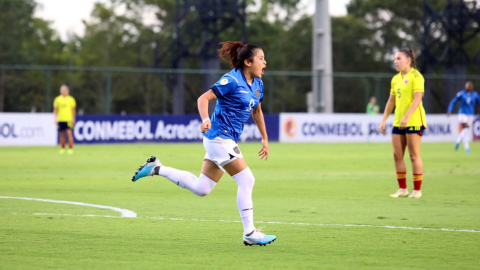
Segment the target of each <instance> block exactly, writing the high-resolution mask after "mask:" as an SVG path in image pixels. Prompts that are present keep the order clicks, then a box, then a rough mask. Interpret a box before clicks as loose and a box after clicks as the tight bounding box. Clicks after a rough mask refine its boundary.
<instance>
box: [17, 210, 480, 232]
mask: <svg viewBox="0 0 480 270" xmlns="http://www.w3.org/2000/svg"><path fill="white" fill-rule="evenodd" d="M13 214H17V215H18V214H26V215H30V214H28V213H13ZM33 215H40V216H74V217H106V218H122V217H119V216H107V215H74V214H54V213H34V214H33ZM142 218H144V219H159V220H172V221H199V222H202V221H203V222H226V223H240V222H241V221H239V220H214V219H196V218H171V217H140V219H142ZM255 223H257V224H279V225H297V226H322V227H362V228H384V229H396V230H417V231H442V232H468V233H480V231H476V230H468V229H448V228H421V227H406V226H388V225H384V226H382V225H365V224H335V223H332V224H324V223H305V222H276V221H255Z"/></svg>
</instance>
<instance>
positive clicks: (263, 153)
mask: <svg viewBox="0 0 480 270" xmlns="http://www.w3.org/2000/svg"><path fill="white" fill-rule="evenodd" d="M252 118H253V120H254V121H255V123H256V124H257V127H258V130H259V131H260V134H261V135H262V149H260V151H259V152H258V156H259V157H260V159H263V158H265V160H268V154H269V149H268V135H267V129H266V128H265V118H263V111H262V103H259V104H258V106H257V108H255V109H253V111H252Z"/></svg>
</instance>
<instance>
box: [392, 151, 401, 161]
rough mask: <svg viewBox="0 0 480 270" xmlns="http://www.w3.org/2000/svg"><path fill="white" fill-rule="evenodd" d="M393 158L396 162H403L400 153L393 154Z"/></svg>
mask: <svg viewBox="0 0 480 270" xmlns="http://www.w3.org/2000/svg"><path fill="white" fill-rule="evenodd" d="M393 158H394V159H395V160H396V161H398V160H403V154H402V153H398V152H395V151H394V152H393Z"/></svg>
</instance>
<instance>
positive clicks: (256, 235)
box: [243, 229, 277, 246]
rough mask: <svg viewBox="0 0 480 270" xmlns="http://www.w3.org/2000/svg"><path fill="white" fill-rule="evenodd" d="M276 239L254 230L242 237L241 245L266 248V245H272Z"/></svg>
mask: <svg viewBox="0 0 480 270" xmlns="http://www.w3.org/2000/svg"><path fill="white" fill-rule="evenodd" d="M275 239H277V237H276V236H275V235H268V234H264V233H262V232H260V230H259V229H256V230H255V231H253V232H251V233H249V234H248V235H244V236H243V243H244V244H245V246H253V245H259V246H266V245H267V244H270V243H272V242H273V241H275Z"/></svg>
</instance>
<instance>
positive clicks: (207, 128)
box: [132, 41, 276, 245]
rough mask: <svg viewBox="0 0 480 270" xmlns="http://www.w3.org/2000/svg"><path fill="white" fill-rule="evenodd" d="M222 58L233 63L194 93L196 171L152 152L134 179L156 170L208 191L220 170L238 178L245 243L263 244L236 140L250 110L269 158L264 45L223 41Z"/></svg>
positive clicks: (247, 173)
mask: <svg viewBox="0 0 480 270" xmlns="http://www.w3.org/2000/svg"><path fill="white" fill-rule="evenodd" d="M221 44H222V48H221V49H220V50H219V53H218V54H219V56H220V58H222V59H224V60H226V61H228V62H229V63H230V65H231V67H233V69H232V70H231V71H230V72H229V73H227V74H225V75H223V77H222V78H221V79H220V80H219V81H218V82H217V83H215V84H214V85H212V87H211V89H210V90H208V91H207V92H205V93H204V94H203V95H201V96H200V97H199V98H198V111H199V113H200V117H201V118H202V119H203V120H202V122H203V124H202V125H201V127H200V128H201V130H202V133H204V138H203V146H204V147H205V150H206V152H207V153H206V154H205V157H204V160H203V166H202V170H201V174H200V176H199V177H198V178H197V177H196V176H195V175H193V174H192V173H190V172H186V171H180V170H177V169H174V168H170V167H167V166H164V165H162V164H161V163H160V161H159V160H158V159H157V158H156V157H153V156H152V157H151V158H149V159H148V160H147V162H146V163H145V164H143V165H142V166H140V168H139V169H138V170H137V172H135V175H134V176H133V178H132V181H133V182H135V181H137V180H138V179H140V178H142V177H145V176H153V175H160V176H163V177H166V178H167V179H168V180H170V181H172V182H173V183H175V184H176V185H178V186H180V187H182V188H186V189H188V190H190V191H191V192H192V193H194V194H195V195H198V196H205V195H207V194H209V193H210V192H211V191H212V190H213V188H214V187H215V185H216V184H217V183H218V181H219V180H220V178H221V177H222V175H223V173H224V171H227V173H228V174H229V175H230V176H232V178H233V179H235V181H236V182H237V184H238V190H237V204H238V211H239V212H240V217H241V218H242V223H243V228H244V233H243V243H244V244H245V245H266V244H269V243H271V242H273V241H274V240H275V239H276V236H274V235H267V234H263V233H261V232H260V230H257V229H256V228H255V226H254V225H253V203H252V190H253V185H254V183H255V178H254V176H253V173H252V171H251V170H250V168H249V167H248V165H247V162H246V161H245V159H244V158H243V155H242V153H241V151H240V148H239V147H238V145H237V141H238V138H239V137H240V135H241V134H242V131H243V127H244V124H245V122H246V121H247V119H248V118H249V117H250V115H252V117H253V119H254V120H255V123H256V124H257V127H258V129H259V131H260V133H261V134H262V149H261V150H260V152H259V156H260V157H261V159H263V158H265V160H267V159H268V137H267V131H266V128H265V121H264V118H263V113H262V107H261V102H262V99H263V82H262V80H261V79H260V78H261V77H262V75H263V72H264V70H265V68H266V67H267V62H266V61H265V56H264V53H263V50H262V49H261V48H260V47H258V46H255V45H250V44H242V43H241V42H239V41H237V42H230V41H228V42H223V43H221ZM215 99H216V100H217V103H216V106H215V111H214V112H213V114H212V118H211V119H210V118H209V117H208V103H209V102H210V101H212V100H215Z"/></svg>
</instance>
